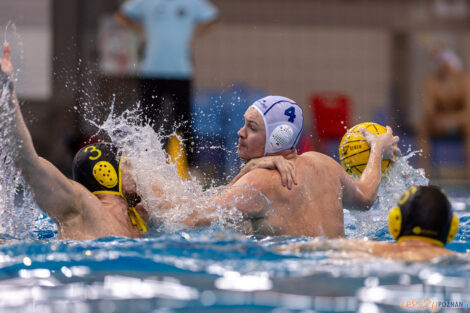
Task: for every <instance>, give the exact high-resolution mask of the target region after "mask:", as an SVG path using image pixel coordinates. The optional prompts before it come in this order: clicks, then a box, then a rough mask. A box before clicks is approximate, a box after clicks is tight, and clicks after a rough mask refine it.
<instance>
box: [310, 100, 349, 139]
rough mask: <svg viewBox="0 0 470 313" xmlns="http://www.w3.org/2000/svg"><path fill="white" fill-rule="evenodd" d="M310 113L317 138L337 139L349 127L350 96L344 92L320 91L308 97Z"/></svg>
mask: <svg viewBox="0 0 470 313" xmlns="http://www.w3.org/2000/svg"><path fill="white" fill-rule="evenodd" d="M310 105H311V113H312V118H313V121H314V128H315V129H316V135H317V138H318V139H320V140H321V139H338V138H341V137H343V135H344V134H345V133H346V130H347V129H348V128H349V120H350V114H351V105H352V103H351V98H350V97H349V96H347V95H346V94H344V93H337V92H320V93H314V94H312V96H311V97H310Z"/></svg>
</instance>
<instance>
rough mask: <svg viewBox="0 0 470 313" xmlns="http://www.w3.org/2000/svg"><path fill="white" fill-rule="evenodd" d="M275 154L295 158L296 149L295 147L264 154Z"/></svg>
mask: <svg viewBox="0 0 470 313" xmlns="http://www.w3.org/2000/svg"><path fill="white" fill-rule="evenodd" d="M275 155H280V156H283V157H286V158H287V157H288V158H289V159H295V158H296V157H297V156H298V155H297V150H296V149H289V150H282V151H279V152H276V153H267V154H266V156H275Z"/></svg>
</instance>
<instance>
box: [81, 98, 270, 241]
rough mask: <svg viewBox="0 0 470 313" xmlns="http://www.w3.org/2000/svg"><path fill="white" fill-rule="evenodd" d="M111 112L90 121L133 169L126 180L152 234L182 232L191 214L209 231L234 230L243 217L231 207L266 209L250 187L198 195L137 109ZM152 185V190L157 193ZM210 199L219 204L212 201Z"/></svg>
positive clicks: (214, 189)
mask: <svg viewBox="0 0 470 313" xmlns="http://www.w3.org/2000/svg"><path fill="white" fill-rule="evenodd" d="M113 108H114V106H113V105H111V111H110V113H109V114H108V116H107V118H106V119H105V120H104V122H102V123H98V122H96V121H93V120H89V121H90V123H92V124H93V125H95V126H96V127H97V128H98V129H99V131H98V133H100V132H104V133H105V134H106V135H107V136H109V138H110V139H111V142H113V143H114V144H116V145H117V146H118V147H120V149H121V151H122V152H123V153H124V154H125V155H126V159H127V160H128V161H129V162H130V164H131V166H132V170H131V175H132V177H133V179H134V180H135V182H136V189H137V193H138V194H139V196H140V197H141V200H142V202H141V203H142V204H143V205H144V207H145V208H146V210H147V211H148V212H149V213H150V219H151V225H153V228H154V229H155V230H157V231H165V232H174V231H178V230H181V229H186V228H188V227H187V226H186V225H185V223H184V222H183V221H185V220H186V219H188V218H189V217H190V216H191V215H192V214H194V212H195V210H196V211H197V212H198V213H200V216H204V217H207V218H209V219H210V220H211V221H212V223H211V226H223V227H229V228H237V227H238V225H240V224H241V222H242V214H241V213H240V211H238V210H237V209H236V204H237V205H239V204H240V203H243V202H244V201H254V202H255V203H257V204H258V205H261V206H266V209H269V208H270V203H269V201H268V200H267V199H266V198H265V197H264V196H263V195H261V194H260V193H259V192H253V190H252V189H251V188H250V187H231V193H232V194H230V195H227V187H211V188H209V189H208V190H203V188H202V186H201V184H200V182H199V181H198V180H197V179H196V178H195V177H191V178H190V179H189V180H182V179H181V177H180V176H179V175H178V172H177V167H176V164H175V163H173V162H172V161H171V159H170V157H169V156H168V154H167V153H166V152H165V150H164V148H163V144H162V141H163V140H164V139H165V138H164V136H163V135H161V134H158V133H155V131H154V130H153V128H152V127H151V126H150V125H144V126H141V125H140V116H139V109H138V106H137V107H136V108H134V109H127V110H125V111H124V112H123V113H122V114H120V115H116V114H114V112H113ZM172 135H176V134H172ZM176 136H177V135H176ZM180 139H181V138H180ZM153 186H156V187H157V188H156V190H157V191H158V192H157V194H156V193H155V191H154V188H153ZM249 189H250V190H249ZM214 198H217V199H219V201H217V202H214Z"/></svg>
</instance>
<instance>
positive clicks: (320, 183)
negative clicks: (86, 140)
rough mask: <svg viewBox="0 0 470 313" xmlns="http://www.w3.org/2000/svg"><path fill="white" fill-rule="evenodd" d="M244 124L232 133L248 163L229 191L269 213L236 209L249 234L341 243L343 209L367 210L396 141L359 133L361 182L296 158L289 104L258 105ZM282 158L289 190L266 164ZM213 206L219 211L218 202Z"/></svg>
mask: <svg viewBox="0 0 470 313" xmlns="http://www.w3.org/2000/svg"><path fill="white" fill-rule="evenodd" d="M244 119H245V124H244V126H243V127H242V129H240V131H239V132H238V136H239V142H238V154H239V156H240V157H241V158H242V159H243V160H245V161H246V162H248V163H247V165H246V166H245V167H244V168H243V169H242V171H241V172H240V174H239V175H237V176H236V177H235V179H234V180H233V181H232V183H231V185H233V186H244V185H248V186H250V187H252V188H254V189H255V190H257V191H259V192H261V193H262V194H263V195H265V196H266V197H267V199H269V201H270V203H271V204H272V210H270V211H265V212H262V211H261V210H263V209H264V208H263V207H259V210H260V211H257V210H256V205H247V204H246V202H245V201H244V202H243V205H241V206H237V207H238V209H239V210H241V211H242V212H243V213H246V215H249V216H253V217H254V218H253V219H251V221H252V223H253V229H254V230H255V232H257V233H259V234H263V235H290V236H327V237H330V238H333V237H344V224H343V203H344V204H346V205H349V206H352V207H354V208H358V209H363V210H366V209H368V208H369V207H370V206H371V205H372V203H373V202H374V201H375V198H376V192H377V188H378V186H379V183H380V179H381V161H382V156H383V155H384V154H385V155H387V156H392V155H393V152H395V151H394V149H396V147H394V145H395V144H396V143H397V141H398V137H394V136H393V135H392V131H391V129H390V127H387V132H386V133H385V134H382V135H375V134H372V133H370V132H368V131H363V135H364V136H365V138H366V139H367V141H368V142H369V144H370V146H371V153H370V157H369V162H368V164H367V167H366V168H365V170H364V172H363V174H362V176H361V178H360V179H359V180H358V181H355V180H353V179H352V178H351V177H350V175H348V174H347V173H346V172H345V170H344V169H343V167H342V166H341V165H339V164H338V163H337V162H336V161H335V160H333V159H332V158H330V157H328V156H326V155H324V154H321V153H318V152H307V153H304V154H302V155H297V153H296V150H295V145H296V143H297V141H298V139H299V137H300V134H301V132H302V124H303V112H302V108H301V107H300V106H299V105H298V104H297V103H296V102H295V101H293V100H291V99H288V98H285V97H280V96H268V97H265V98H262V99H259V100H257V101H255V102H254V103H253V104H252V105H251V106H250V107H249V108H248V109H247V111H246V113H245V115H244ZM266 157H267V158H266ZM283 157H288V158H290V159H291V162H292V164H293V166H294V167H295V172H296V175H295V177H296V181H297V184H294V185H293V186H292V188H291V189H289V188H284V187H283V186H282V183H281V175H280V173H279V171H275V170H271V168H273V167H274V166H273V164H272V162H271V161H269V162H267V161H266V160H273V158H283ZM260 158H261V159H260ZM253 162H254V163H256V165H254V166H253V164H252V163H253ZM263 167H266V168H263ZM157 187H158V186H157ZM158 189H159V193H160V192H161V188H158ZM225 192H226V194H225V195H222V196H221V199H227V197H228V196H229V195H230V193H233V192H238V191H237V190H236V189H234V190H232V189H231V188H227V190H226V191H225ZM227 194H228V195H227ZM186 198H189V197H186ZM232 198H233V197H232ZM214 201H216V202H217V204H218V205H219V206H223V205H224V201H223V200H220V199H215V200H214ZM228 206H230V207H232V206H233V203H229V204H228ZM245 210H246V211H245ZM203 218H204V212H197V214H193V215H191V216H190V218H189V219H188V220H186V221H185V223H186V224H188V225H200V223H198V222H197V220H198V219H203Z"/></svg>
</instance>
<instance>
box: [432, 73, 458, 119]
mask: <svg viewBox="0 0 470 313" xmlns="http://www.w3.org/2000/svg"><path fill="white" fill-rule="evenodd" d="M465 88H466V86H465V76H463V75H456V76H453V77H449V78H447V79H445V80H439V79H438V78H436V79H435V80H434V88H433V89H434V90H433V92H434V97H433V98H434V99H433V102H434V106H435V109H436V111H437V112H439V113H444V114H445V113H452V112H458V111H462V110H463V109H464V108H465V96H466V89H465Z"/></svg>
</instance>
